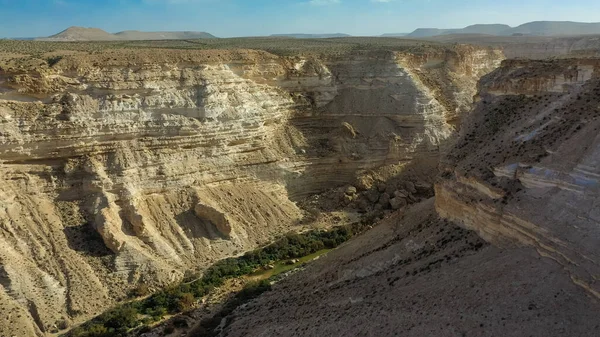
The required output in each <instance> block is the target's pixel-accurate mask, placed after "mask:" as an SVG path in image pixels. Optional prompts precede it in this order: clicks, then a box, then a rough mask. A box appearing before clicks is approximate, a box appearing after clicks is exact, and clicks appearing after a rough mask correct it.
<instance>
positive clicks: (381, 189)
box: [377, 183, 387, 193]
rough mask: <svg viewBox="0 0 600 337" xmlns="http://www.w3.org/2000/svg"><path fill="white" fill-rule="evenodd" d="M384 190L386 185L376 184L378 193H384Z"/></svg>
mask: <svg viewBox="0 0 600 337" xmlns="http://www.w3.org/2000/svg"><path fill="white" fill-rule="evenodd" d="M386 188H387V185H386V184H385V183H379V184H377V190H378V191H379V193H383V192H385V189H386Z"/></svg>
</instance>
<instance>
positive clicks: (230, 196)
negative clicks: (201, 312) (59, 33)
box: [0, 36, 600, 337]
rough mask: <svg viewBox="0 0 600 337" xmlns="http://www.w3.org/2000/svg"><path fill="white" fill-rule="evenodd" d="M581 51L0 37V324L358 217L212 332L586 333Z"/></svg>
mask: <svg viewBox="0 0 600 337" xmlns="http://www.w3.org/2000/svg"><path fill="white" fill-rule="evenodd" d="M599 47H600V46H599V45H598V39H597V37H594V36H582V37H561V38H549V37H544V38H518V37H515V38H511V37H503V38H485V37H481V36H475V37H474V36H462V37H457V36H448V37H443V38H438V39H431V40H429V41H419V40H406V39H397V38H333V39H318V40H317V39H314V40H313V39H287V38H279V39H274V38H245V39H219V40H212V39H211V40H184V41H131V42H116V41H110V42H93V43H91V42H85V43H84V42H81V43H79V42H78V43H57V42H39V41H0V336H19V337H20V336H24V337H29V336H36V337H37V336H51V335H55V334H58V333H65V332H68V331H69V330H70V329H71V328H73V327H75V326H78V325H80V324H81V323H83V322H86V321H88V320H90V319H91V318H93V317H95V316H96V315H99V314H101V313H102V312H105V311H106V310H108V309H110V308H111V307H114V306H116V305H118V304H119V303H123V302H125V301H129V300H130V299H131V293H132V292H133V291H135V290H136V289H138V288H139V287H140V286H142V285H143V286H144V287H146V288H147V289H149V290H150V291H158V290H160V289H165V288H167V287H169V286H171V285H173V284H178V283H179V282H182V281H183V280H184V279H186V278H187V277H189V276H190V275H193V274H195V273H201V272H202V271H204V270H206V268H208V267H209V266H210V265H211V264H213V263H215V262H216V261H219V260H222V259H224V258H228V257H232V256H240V255H242V254H243V253H244V252H247V251H252V250H253V249H255V248H257V247H261V246H264V245H266V244H268V243H269V242H272V241H273V240H275V239H276V238H280V237H282V235H284V234H286V233H288V232H299V231H306V230H311V229H323V228H330V227H331V226H336V225H346V224H350V223H354V222H357V221H365V222H368V223H369V224H371V225H372V226H373V227H374V228H373V229H372V230H370V231H368V232H367V233H365V234H363V235H362V236H360V237H358V238H356V239H354V240H352V241H350V242H348V243H346V244H344V245H343V246H342V247H340V248H339V249H337V250H335V251H332V252H330V253H328V254H327V255H325V256H324V257H322V258H320V259H319V260H317V261H315V262H314V263H311V264H309V265H308V267H307V268H306V269H304V270H301V271H299V272H298V273H295V274H293V275H291V276H290V277H289V278H286V279H284V280H283V281H281V282H278V283H276V284H274V285H273V289H272V290H271V291H268V292H265V293H264V294H262V295H261V296H260V297H258V298H256V299H254V300H252V301H250V302H248V303H247V304H245V305H243V306H241V307H239V308H238V309H237V310H235V311H234V312H233V313H231V314H230V315H227V317H226V318H225V319H224V320H223V321H222V324H221V326H220V327H219V328H218V329H217V330H215V331H210V332H209V333H210V335H215V336H216V335H220V336H349V335H356V336H394V335H399V336H405V335H407V336H497V335H506V336H559V335H570V336H597V335H599V334H600V331H599V326H598V324H599V323H598V319H597V317H599V315H600V304H599V301H600V262H599V261H600V260H599V259H600V248H599V247H600V246H598V242H600V241H599V240H600V226H599V224H600V212H598V209H599V208H598V206H599V205H600V171H599V170H598V167H600V137H599V136H598V132H597V130H598V127H600V126H599V125H600V124H599V123H600V100H599V99H598V93H599V92H600V80H599V79H600V59H599V58H598V56H599V55H598V50H599ZM197 334H198V333H197V332H194V331H192V332H190V334H189V335H197ZM162 335H165V334H164V333H163V330H162V329H159V330H156V331H154V332H151V333H150V335H148V336H162ZM166 335H168V334H166ZM85 336H90V337H91V336H98V334H96V335H94V334H93V333H92V332H90V334H88V335H85ZM102 336H104V335H102ZM173 336H174V335H173Z"/></svg>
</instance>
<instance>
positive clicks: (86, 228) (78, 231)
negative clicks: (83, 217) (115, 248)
mask: <svg viewBox="0 0 600 337" xmlns="http://www.w3.org/2000/svg"><path fill="white" fill-rule="evenodd" d="M63 232H64V234H65V237H66V238H67V242H68V244H69V248H71V249H73V250H74V251H76V252H79V253H81V254H83V255H86V256H93V257H104V256H109V255H113V252H112V251H111V250H110V249H108V248H107V247H106V245H104V241H102V237H101V236H100V234H98V232H97V231H96V230H95V229H94V227H93V226H92V224H91V223H85V224H83V225H80V226H71V227H65V228H64V229H63Z"/></svg>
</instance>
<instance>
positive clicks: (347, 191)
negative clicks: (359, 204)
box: [346, 186, 358, 195]
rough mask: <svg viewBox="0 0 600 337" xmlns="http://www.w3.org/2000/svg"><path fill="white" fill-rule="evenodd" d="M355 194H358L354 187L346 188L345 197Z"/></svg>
mask: <svg viewBox="0 0 600 337" xmlns="http://www.w3.org/2000/svg"><path fill="white" fill-rule="evenodd" d="M356 192H358V191H357V190H356V187H354V186H348V188H346V195H355V194H356Z"/></svg>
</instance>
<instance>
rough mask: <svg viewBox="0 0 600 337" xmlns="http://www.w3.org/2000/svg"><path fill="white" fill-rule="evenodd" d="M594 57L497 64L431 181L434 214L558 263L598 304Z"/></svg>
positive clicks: (597, 65)
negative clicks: (440, 172)
mask: <svg viewBox="0 0 600 337" xmlns="http://www.w3.org/2000/svg"><path fill="white" fill-rule="evenodd" d="M599 70H600V60H598V59H587V60H581V59H579V60H578V59H566V60H555V61H505V62H504V63H503V65H502V67H501V68H499V69H498V70H496V71H494V72H493V73H491V74H489V75H487V76H485V77H484V78H483V79H482V81H481V83H480V88H479V95H478V101H479V102H478V105H477V107H476V109H475V111H474V112H473V113H472V114H471V115H470V117H469V118H468V119H467V121H466V123H465V124H464V125H463V129H462V131H461V137H460V140H459V142H458V144H457V146H456V147H455V148H454V149H453V150H452V151H451V152H450V154H449V155H448V157H447V158H446V159H445V160H444V162H443V164H442V169H443V171H444V173H443V175H442V178H440V180H439V181H438V183H437V184H436V207H437V210H438V212H439V213H440V214H441V215H442V216H444V217H446V218H448V219H452V220H453V221H456V222H458V223H461V224H462V225H464V226H466V227H467V228H471V229H474V230H476V231H477V232H478V233H479V234H480V235H481V236H482V237H483V238H485V239H486V240H489V241H491V242H494V243H496V244H498V245H501V246H512V245H526V246H532V247H534V248H535V249H536V250H537V251H538V252H539V253H540V254H541V255H543V256H548V257H551V258H552V259H554V260H556V261H557V262H559V263H560V264H561V265H562V266H563V267H564V268H565V269H566V270H567V271H568V272H569V274H570V277H571V279H572V281H573V282H574V283H575V284H577V285H579V286H581V287H583V288H584V289H585V290H586V291H588V292H589V294H590V295H591V296H594V297H598V298H600V282H599V280H600V247H599V246H598V239H599V238H600V216H599V213H598V203H599V202H600V183H599V177H600V175H599V174H600V171H599V169H598V168H599V167H600V166H599V160H600V138H599V137H598V129H599V128H600V101H599V100H598V97H599V96H598V94H600V79H599V74H600V72H599Z"/></svg>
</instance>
